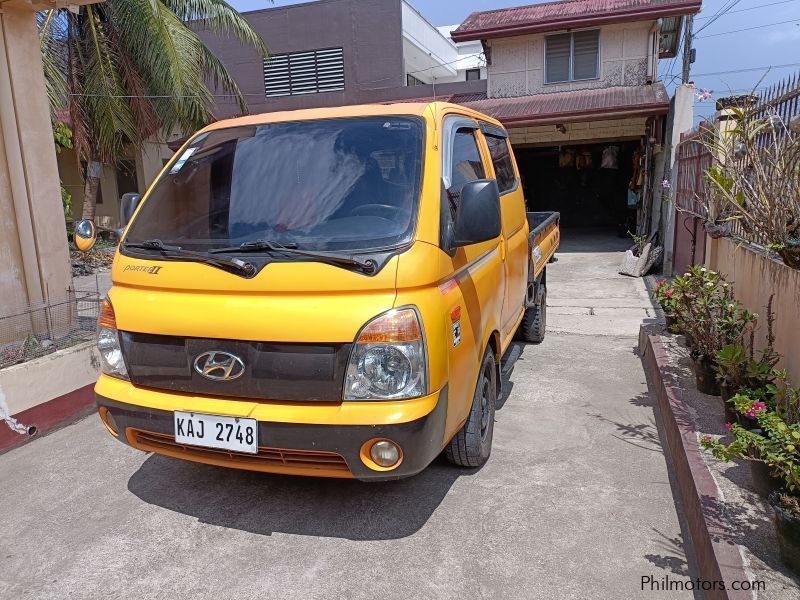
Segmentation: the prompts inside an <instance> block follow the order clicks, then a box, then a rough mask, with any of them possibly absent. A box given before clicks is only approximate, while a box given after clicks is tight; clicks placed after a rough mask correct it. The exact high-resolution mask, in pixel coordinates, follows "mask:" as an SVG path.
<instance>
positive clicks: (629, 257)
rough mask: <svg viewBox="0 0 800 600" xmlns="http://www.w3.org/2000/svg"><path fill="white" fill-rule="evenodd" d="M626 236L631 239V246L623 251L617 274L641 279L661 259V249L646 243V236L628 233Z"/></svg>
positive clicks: (648, 242)
mask: <svg viewBox="0 0 800 600" xmlns="http://www.w3.org/2000/svg"><path fill="white" fill-rule="evenodd" d="M628 235H629V236H631V238H633V246H631V247H630V249H628V250H626V251H625V254H624V255H623V257H622V265H620V268H619V272H620V274H622V275H630V276H631V277H643V276H644V275H646V274H647V272H648V271H649V270H650V268H651V267H652V266H653V265H654V264H655V263H656V261H657V260H658V259H659V258H661V252H662V248H661V246H655V247H654V246H653V244H652V243H651V242H650V241H648V239H647V236H644V235H636V234H635V233H631V232H630V231H629V232H628Z"/></svg>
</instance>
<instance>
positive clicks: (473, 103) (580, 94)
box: [401, 81, 669, 127]
mask: <svg viewBox="0 0 800 600" xmlns="http://www.w3.org/2000/svg"><path fill="white" fill-rule="evenodd" d="M435 99H436V100H439V101H442V102H452V103H454V104H462V105H464V106H466V107H468V108H472V109H474V110H477V111H479V112H482V113H484V114H487V115H489V116H490V117H494V118H495V119H497V120H498V121H500V122H501V123H503V124H504V125H506V126H507V127H520V126H523V125H546V124H549V123H567V122H571V121H591V120H595V119H610V118H624V117H641V116H652V115H663V114H666V113H667V111H668V110H669V95H668V94H667V90H666V89H665V88H664V84H663V83H661V82H660V81H657V82H655V83H653V84H652V85H641V86H626V87H622V86H620V87H610V88H599V89H595V90H575V91H570V92H553V93H550V94H534V95H532V96H521V97H519V98H487V97H486V96H485V95H483V94H455V95H450V96H438V97H436V98H435ZM433 100H434V98H409V99H408V100H403V101H401V102H431V101H433Z"/></svg>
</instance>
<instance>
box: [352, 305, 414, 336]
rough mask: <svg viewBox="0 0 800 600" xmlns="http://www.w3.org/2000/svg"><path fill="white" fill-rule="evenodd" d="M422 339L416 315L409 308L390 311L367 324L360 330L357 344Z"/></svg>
mask: <svg viewBox="0 0 800 600" xmlns="http://www.w3.org/2000/svg"><path fill="white" fill-rule="evenodd" d="M421 338H422V331H421V330H420V327H419V320H418V319H417V313H416V312H414V310H413V309H411V308H405V309H401V310H392V311H389V312H387V313H386V314H384V315H382V316H381V317H379V318H377V319H375V320H374V321H372V322H371V323H369V324H368V325H367V326H366V327H365V328H364V329H362V330H361V335H359V336H358V342H359V343H361V344H369V343H375V342H379V343H380V342H384V343H386V342H388V343H396V342H413V341H416V340H419V339H421Z"/></svg>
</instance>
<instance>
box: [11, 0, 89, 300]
mask: <svg viewBox="0 0 800 600" xmlns="http://www.w3.org/2000/svg"><path fill="white" fill-rule="evenodd" d="M77 3H78V4H82V3H83V2H77ZM34 10H35V7H34V6H33V5H31V4H30V3H25V2H6V3H3V9H2V12H0V210H2V213H1V214H2V215H3V218H2V219H0V314H3V313H7V312H11V311H13V310H14V309H15V308H19V307H22V306H24V305H26V304H29V303H39V302H41V301H42V300H43V299H46V298H47V297H48V296H49V297H50V298H51V299H61V298H64V297H65V295H66V290H67V287H68V286H69V283H70V276H71V274H70V268H69V253H68V249H67V237H66V231H65V227H64V213H63V209H62V205H61V192H60V189H59V183H58V168H57V166H56V153H55V145H54V142H53V131H52V126H51V124H50V107H49V105H48V99H47V94H46V92H45V84H44V73H43V71H42V58H41V52H40V49H39V33H38V30H37V27H36V16H35V12H34Z"/></svg>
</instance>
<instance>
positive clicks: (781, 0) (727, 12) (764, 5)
mask: <svg viewBox="0 0 800 600" xmlns="http://www.w3.org/2000/svg"><path fill="white" fill-rule="evenodd" d="M791 2H798V0H780V2H769V3H767V4H758V5H756V6H750V7H749V8H740V9H739V10H729V11H726V12H725V14H726V15H733V14H736V13H740V12H747V11H748V10H756V9H757V8H766V7H767V6H776V5H778V4H789V3H791ZM713 16H714V15H708V16H707V17H695V18H694V20H695V21H705V20H706V19H710V18H712V17H713ZM719 16H720V17H721V16H723V15H719ZM717 18H719V17H717Z"/></svg>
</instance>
